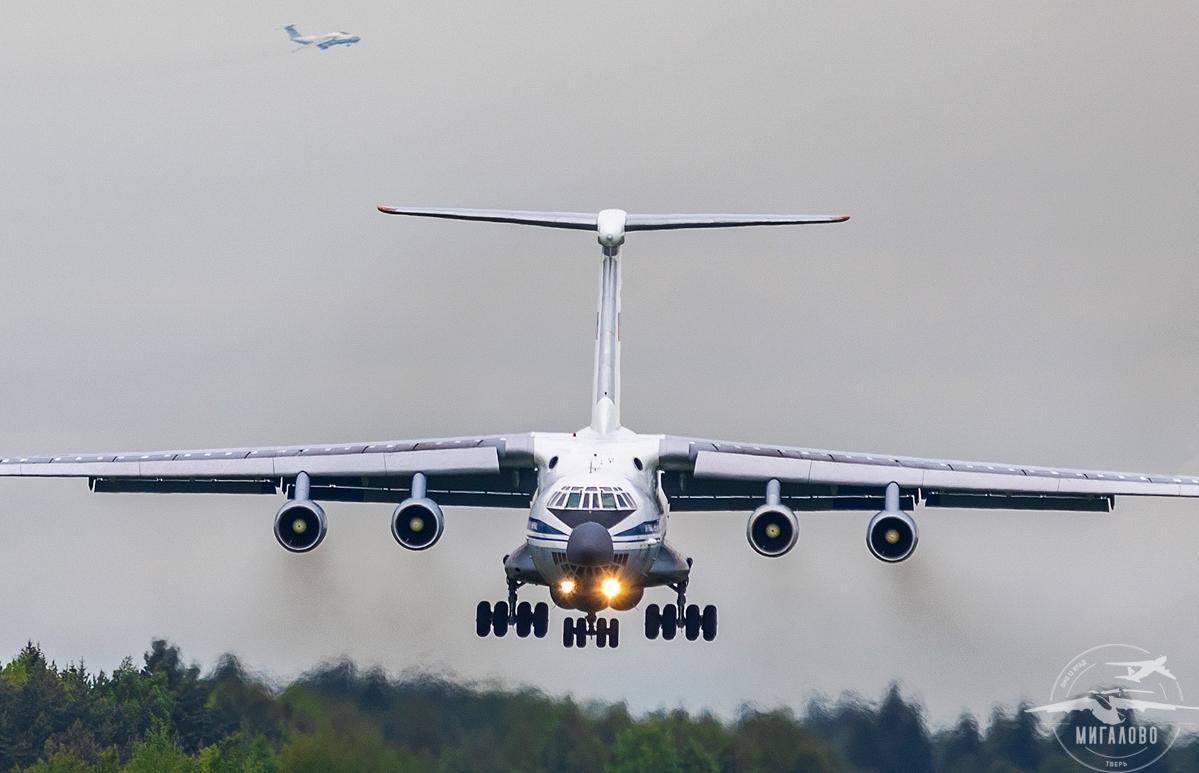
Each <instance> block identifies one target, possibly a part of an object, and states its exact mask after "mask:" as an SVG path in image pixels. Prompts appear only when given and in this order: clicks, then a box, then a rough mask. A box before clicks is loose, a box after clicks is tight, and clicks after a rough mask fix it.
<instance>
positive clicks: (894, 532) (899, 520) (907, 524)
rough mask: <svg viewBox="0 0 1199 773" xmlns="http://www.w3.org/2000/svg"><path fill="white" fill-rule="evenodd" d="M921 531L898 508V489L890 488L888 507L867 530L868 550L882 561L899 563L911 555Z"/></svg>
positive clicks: (893, 486)
mask: <svg viewBox="0 0 1199 773" xmlns="http://www.w3.org/2000/svg"><path fill="white" fill-rule="evenodd" d="M919 540H920V532H919V531H918V530H917V529H916V522H915V521H914V520H912V516H910V515H908V514H907V513H905V512H904V511H902V510H900V509H899V486H898V484H895V483H892V484H890V485H889V486H888V487H887V505H886V507H885V508H884V509H883V510H882V511H881V512H878V513H876V514H875V516H874V517H873V518H871V519H870V525H869V526H867V527H866V547H868V548H870V552H871V554H873V555H874V557H875V558H877V559H878V560H879V561H886V562H887V563H889V564H894V563H898V562H899V561H903V560H905V559H907V558H908V557H909V556H911V555H912V553H913V552H915V550H916V543H917V542H918V541H919Z"/></svg>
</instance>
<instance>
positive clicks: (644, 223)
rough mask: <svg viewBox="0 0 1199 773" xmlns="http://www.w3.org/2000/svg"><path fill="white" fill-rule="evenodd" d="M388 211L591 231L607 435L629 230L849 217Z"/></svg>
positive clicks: (615, 409) (595, 408)
mask: <svg viewBox="0 0 1199 773" xmlns="http://www.w3.org/2000/svg"><path fill="white" fill-rule="evenodd" d="M379 211H380V212H383V213H384V214H388V215H410V216H413V217H437V218H445V219H447V220H475V221H481V222H486V223H515V224H517V225H535V226H541V227H543V228H569V229H572V230H576V231H595V232H596V236H597V238H598V239H599V243H600V247H601V249H602V251H603V255H604V263H603V267H602V268H601V270H600V292H599V309H598V312H597V320H596V326H595V380H594V389H593V391H592V395H591V397H592V400H591V430H592V431H593V432H595V433H597V434H601V435H608V434H612V433H614V432H616V431H617V430H619V429H620V394H619V393H620V328H619V326H620V261H618V260H617V256H618V255H619V254H620V247H621V245H623V244H624V240H625V234H626V233H628V232H632V231H668V230H674V229H681V228H735V227H740V226H753V225H812V224H818V223H843V222H845V221H846V220H848V219H849V215H728V214H692V215H647V214H640V215H639V214H629V213H627V212H625V211H624V210H623V209H605V210H603V211H601V212H598V213H590V212H537V211H530V210H508V209H440V208H433V207H384V206H380V207H379Z"/></svg>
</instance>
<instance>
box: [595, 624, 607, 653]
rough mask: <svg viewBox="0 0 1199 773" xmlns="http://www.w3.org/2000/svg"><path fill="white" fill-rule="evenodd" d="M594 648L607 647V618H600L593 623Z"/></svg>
mask: <svg viewBox="0 0 1199 773" xmlns="http://www.w3.org/2000/svg"><path fill="white" fill-rule="evenodd" d="M595 646H597V647H601V648H602V647H607V646H608V618H606V617H601V618H600V619H599V620H596V621H595Z"/></svg>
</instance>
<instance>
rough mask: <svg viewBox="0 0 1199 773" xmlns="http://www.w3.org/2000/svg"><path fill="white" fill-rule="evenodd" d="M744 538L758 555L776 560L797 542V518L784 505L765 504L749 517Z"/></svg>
mask: <svg viewBox="0 0 1199 773" xmlns="http://www.w3.org/2000/svg"><path fill="white" fill-rule="evenodd" d="M745 536H746V537H747V538H748V539H749V546H750V547H752V548H753V549H754V550H755V551H756V552H757V553H758V554H759V555H763V556H766V557H767V558H778V557H779V556H781V555H783V554H785V553H787V552H788V551H790V550H791V548H793V547H795V543H796V542H798V541H799V518H797V517H796V516H795V513H794V512H793V511H792V510H791V508H789V507H787V506H786V505H783V504H765V505H762V506H761V507H759V508H758V509H757V510H754V512H753V515H751V516H749V523H748V524H747V525H746V527H745Z"/></svg>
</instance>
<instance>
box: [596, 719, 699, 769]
mask: <svg viewBox="0 0 1199 773" xmlns="http://www.w3.org/2000/svg"><path fill="white" fill-rule="evenodd" d="M605 770H606V771H607V773H682V770H683V761H682V758H681V757H680V755H679V752H678V749H676V748H675V744H674V739H673V738H672V737H671V736H670V733H669V732H668V731H667V729H666V728H665V727H664V726H663V725H662V723H661V722H658V721H654V720H652V719H650V720H642V721H641V722H638V723H637V724H635V725H632V726H630V727H628V728H625V729H624V730H623V731H621V733H620V735H618V736H616V746H615V748H614V749H613V755H612V760H611V761H610V762H609V763H608V766H607V768H606V769H605Z"/></svg>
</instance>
